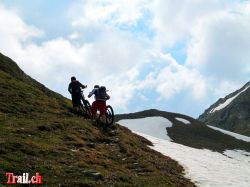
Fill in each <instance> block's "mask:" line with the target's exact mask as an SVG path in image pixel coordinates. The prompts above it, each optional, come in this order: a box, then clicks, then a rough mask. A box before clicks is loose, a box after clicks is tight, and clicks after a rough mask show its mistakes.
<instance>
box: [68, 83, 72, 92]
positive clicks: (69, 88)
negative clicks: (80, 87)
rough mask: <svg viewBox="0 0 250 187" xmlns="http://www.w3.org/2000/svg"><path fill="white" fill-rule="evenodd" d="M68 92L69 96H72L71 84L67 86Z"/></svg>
mask: <svg viewBox="0 0 250 187" xmlns="http://www.w3.org/2000/svg"><path fill="white" fill-rule="evenodd" d="M68 91H69V93H70V94H72V88H71V84H69V87H68Z"/></svg>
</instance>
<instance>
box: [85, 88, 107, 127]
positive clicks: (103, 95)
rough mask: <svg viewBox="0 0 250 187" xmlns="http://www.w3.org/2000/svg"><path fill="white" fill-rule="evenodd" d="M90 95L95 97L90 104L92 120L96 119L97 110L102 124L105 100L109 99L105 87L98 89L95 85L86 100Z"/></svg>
mask: <svg viewBox="0 0 250 187" xmlns="http://www.w3.org/2000/svg"><path fill="white" fill-rule="evenodd" d="M92 95H95V101H94V102H93V103H92V107H91V112H92V117H93V119H96V118H97V116H96V113H97V110H99V111H100V120H101V122H102V123H106V100H109V99H110V96H109V95H108V94H107V90H106V87H105V86H101V87H99V85H95V86H94V89H93V90H92V91H91V92H90V93H89V95H88V98H90V97H91V96H92Z"/></svg>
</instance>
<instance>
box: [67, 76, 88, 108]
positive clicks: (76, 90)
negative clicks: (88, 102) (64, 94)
mask: <svg viewBox="0 0 250 187" xmlns="http://www.w3.org/2000/svg"><path fill="white" fill-rule="evenodd" d="M81 88H82V89H84V88H87V85H82V84H81V83H80V82H79V81H78V80H76V78H75V77H74V76H73V77H71V82H70V83H69V87H68V91H69V93H70V94H71V97H72V105H73V108H74V110H75V111H76V112H77V113H79V112H80V107H81V105H82V103H81V99H82V93H81V91H82V90H81Z"/></svg>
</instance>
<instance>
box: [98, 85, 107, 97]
mask: <svg viewBox="0 0 250 187" xmlns="http://www.w3.org/2000/svg"><path fill="white" fill-rule="evenodd" d="M96 98H97V99H100V100H106V98H107V93H106V87H105V86H101V87H100V88H99V89H97V90H96Z"/></svg>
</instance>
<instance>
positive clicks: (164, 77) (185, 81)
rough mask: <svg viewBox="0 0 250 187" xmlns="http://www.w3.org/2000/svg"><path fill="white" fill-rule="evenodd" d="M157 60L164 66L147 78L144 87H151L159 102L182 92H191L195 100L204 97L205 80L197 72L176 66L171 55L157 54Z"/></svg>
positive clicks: (182, 66)
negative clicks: (156, 93) (158, 96)
mask: <svg viewBox="0 0 250 187" xmlns="http://www.w3.org/2000/svg"><path fill="white" fill-rule="evenodd" d="M154 58H156V57H154ZM158 58H159V59H158V61H162V62H163V63H165V65H164V67H163V68H162V69H160V70H157V71H156V72H152V73H151V74H150V75H149V76H148V77H147V79H146V80H145V81H144V84H145V85H144V87H149V86H148V85H151V86H152V87H153V88H155V90H156V92H158V93H159V94H160V98H159V99H161V100H162V99H163V100H164V99H166V100H168V99H170V98H171V97H173V96H174V95H176V94H178V93H180V92H182V91H185V92H191V93H192V95H193V98H194V99H197V100H199V99H203V98H204V97H205V95H206V89H207V88H206V86H205V85H206V84H205V80H204V78H203V77H202V76H201V75H200V74H199V73H198V72H197V71H195V70H192V69H188V68H187V67H185V66H184V65H180V64H178V63H177V62H176V60H175V59H174V58H173V57H172V56H171V54H159V56H158Z"/></svg>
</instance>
